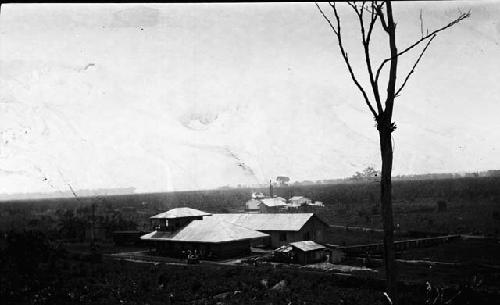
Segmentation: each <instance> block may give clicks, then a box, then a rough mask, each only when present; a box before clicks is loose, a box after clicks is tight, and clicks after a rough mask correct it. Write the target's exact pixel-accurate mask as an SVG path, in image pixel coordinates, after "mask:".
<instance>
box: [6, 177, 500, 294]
mask: <svg viewBox="0 0 500 305" xmlns="http://www.w3.org/2000/svg"><path fill="white" fill-rule="evenodd" d="M252 191H259V190H252V189H230V190H212V191H192V192H173V193H156V194H137V195H127V196H107V197H100V198H78V199H75V198H65V199H47V200H23V201H10V202H0V215H1V218H0V232H2V236H3V237H4V238H0V251H1V252H2V253H1V256H0V269H1V270H0V300H2V304H68V303H77V304H169V303H170V304H217V303H219V302H222V304H313V303H314V304H383V298H382V292H383V286H384V285H383V281H382V279H383V267H382V263H381V261H378V262H377V258H376V257H374V258H373V260H372V262H371V263H370V264H371V265H372V268H374V269H375V270H377V271H378V272H377V273H375V274H373V275H371V276H368V277H366V278H365V277H349V276H340V275H335V274H333V273H331V272H330V273H328V272H322V271H307V270H303V269H297V268H291V269H290V268H273V267H268V266H261V267H250V266H217V265H205V264H203V265H199V266H173V265H164V264H157V265H152V264H137V263H130V262H123V261H121V262H118V261H114V260H111V259H108V258H104V260H103V259H102V258H99V259H97V260H94V259H92V257H89V256H88V255H84V253H85V252H86V251H88V250H87V249H88V243H82V241H83V240H82V239H85V236H84V234H83V231H85V228H87V227H88V221H89V215H90V211H91V209H90V204H92V203H95V204H96V207H97V208H96V214H97V215H99V217H100V219H101V221H102V222H103V223H104V224H106V225H107V227H106V230H107V231H111V230H113V229H133V228H135V227H136V226H141V225H147V224H148V217H149V216H151V215H154V214H155V213H158V212H163V211H165V210H167V209H170V208H173V207H181V206H188V207H192V208H197V209H201V210H205V211H208V212H213V213H215V212H218V213H221V212H222V213H224V212H241V211H242V210H243V208H244V203H245V202H246V201H247V200H248V199H249V198H250V195H251V192H252ZM260 191H264V192H265V191H266V190H260ZM378 191H379V186H378V184H376V183H369V184H367V183H365V184H363V183H356V184H354V183H353V184H341V185H310V186H289V187H282V188H275V194H277V195H279V196H282V197H285V198H289V197H291V196H293V195H303V196H307V197H309V198H311V199H313V200H318V201H322V202H324V204H325V207H324V208H316V210H311V211H313V212H316V213H317V214H318V216H319V217H321V218H322V219H324V220H325V221H326V222H327V223H329V224H331V225H332V227H331V228H330V229H329V231H328V232H327V234H326V235H327V239H328V243H331V244H337V245H355V244H365V243H378V242H381V241H382V238H383V235H382V233H381V232H380V230H379V229H380V228H381V224H380V215H379V211H378V210H379V208H378V199H377V198H378ZM393 200H394V214H395V220H396V221H395V222H396V224H397V228H398V231H397V235H396V236H397V239H407V238H417V237H424V236H432V235H435V234H449V233H461V234H472V235H484V236H489V238H490V239H466V240H458V241H454V242H451V243H448V244H443V245H439V246H435V247H432V248H421V249H410V250H407V251H404V252H402V253H399V255H398V257H399V258H400V259H401V261H400V262H399V263H398V265H399V270H400V278H401V279H402V280H403V282H402V284H401V285H402V292H403V293H402V295H403V296H402V297H403V299H404V304H423V303H425V302H426V300H428V298H429V295H427V293H428V292H427V290H426V288H425V282H426V281H429V282H431V283H432V285H433V287H441V288H443V289H444V290H443V291H444V293H445V294H447V297H450V296H452V295H454V294H456V293H457V291H461V293H460V298H462V299H460V298H459V299H456V300H455V301H456V302H455V301H454V303H453V304H466V303H467V302H473V303H474V304H492V303H496V301H498V297H499V296H498V295H497V294H496V291H497V288H498V287H500V272H499V269H500V268H499V267H498V266H499V265H500V244H499V243H498V241H497V237H498V232H499V228H500V178H462V179H449V180H426V181H396V182H394V192H393ZM443 202H444V203H443ZM355 227H365V228H372V229H374V230H371V231H362V230H359V229H356V228H355ZM16 231H17V232H20V233H13V232H16ZM5 232H9V234H8V235H5V234H3V233H5ZM12 234H14V235H12ZM16 234H18V235H16ZM6 236H7V237H8V236H11V237H12V236H15V237H16V238H13V239H12V238H11V239H9V238H7V239H6V238H5V237H6ZM42 237H43V238H42ZM68 242H69V243H68ZM110 247H111V248H109V247H107V248H100V249H101V250H102V252H103V253H104V252H108V253H109V252H113V251H115V250H116V251H118V249H115V248H113V246H110ZM68 250H71V252H67V251H68ZM75 252H76V253H80V254H78V255H75V254H74V253H75ZM415 260H420V261H430V263H429V262H424V263H412V262H411V261H415ZM434 262H437V263H434ZM348 263H352V264H354V265H356V264H360V265H363V264H365V263H360V261H359V259H355V258H350V259H348ZM249 268H250V269H249ZM281 281H283V282H282V284H279V285H278V286H277V287H278V288H276V289H272V287H273V286H275V285H277V284H278V283H280V282H281ZM283 283H284V284H283ZM477 283H480V285H479V286H480V288H478V287H479V286H478V287H476V286H474V285H476V284H477ZM280 287H281V288H280ZM436 291H437V290H436ZM457 300H458V301H457ZM460 300H462V301H460Z"/></svg>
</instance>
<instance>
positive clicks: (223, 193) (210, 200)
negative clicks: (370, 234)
mask: <svg viewBox="0 0 500 305" xmlns="http://www.w3.org/2000/svg"><path fill="white" fill-rule="evenodd" d="M379 187H380V186H379V184H378V183H377V182H376V181H372V182H368V183H350V184H330V185H327V184H319V185H316V184H315V185H290V186H285V187H280V188H274V190H273V193H274V195H277V196H281V197H284V198H290V197H292V196H298V195H302V196H306V197H309V198H311V199H312V200H314V201H316V200H317V201H322V202H323V203H324V204H325V205H332V204H338V203H340V204H347V205H348V204H356V203H363V202H375V203H376V202H378V200H379V199H378V197H379ZM253 191H261V192H263V193H264V194H268V193H269V189H268V188H255V189H252V188H240V189H227V190H207V191H181V192H168V193H145V194H133V195H116V196H100V197H99V198H94V197H82V198H79V199H78V200H77V199H76V198H59V199H52V198H51V199H40V200H16V201H6V202H0V208H6V207H13V208H17V207H20V206H28V207H30V206H31V207H33V208H35V209H43V208H62V207H64V208H71V207H77V206H81V205H82V204H83V205H86V204H91V203H95V202H97V203H99V204H105V205H111V206H117V207H125V206H126V207H137V208H145V207H147V208H148V209H152V210H165V209H169V208H174V207H182V206H188V207H192V208H198V209H201V210H205V211H208V212H237V211H239V210H242V209H243V208H244V203H245V202H246V201H247V200H249V199H250V198H251V193H252V192H253ZM422 198H439V199H444V200H448V201H452V200H455V199H463V200H471V199H484V198H487V199H490V200H495V199H500V177H477V178H456V179H436V180H411V181H394V182H393V200H395V201H406V202H410V203H411V202H413V201H415V200H417V199H422Z"/></svg>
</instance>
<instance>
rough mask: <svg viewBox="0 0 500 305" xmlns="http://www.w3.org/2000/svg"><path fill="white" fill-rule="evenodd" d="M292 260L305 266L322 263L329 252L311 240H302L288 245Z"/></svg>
mask: <svg viewBox="0 0 500 305" xmlns="http://www.w3.org/2000/svg"><path fill="white" fill-rule="evenodd" d="M290 247H291V248H292V249H291V251H292V253H293V254H292V256H293V260H294V262H296V263H299V264H302V265H306V264H314V263H319V262H323V261H325V260H326V259H327V257H328V256H327V255H329V252H330V251H329V250H328V249H327V248H326V247H325V246H323V245H320V244H318V243H315V242H314V241H312V240H303V241H297V242H294V243H290Z"/></svg>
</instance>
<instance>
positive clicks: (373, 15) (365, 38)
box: [358, 2, 383, 114]
mask: <svg viewBox="0 0 500 305" xmlns="http://www.w3.org/2000/svg"><path fill="white" fill-rule="evenodd" d="M374 5H375V4H374V3H373V2H372V6H374ZM370 17H371V19H370V25H369V28H368V33H366V30H365V24H364V19H363V9H361V12H360V13H358V20H359V25H360V28H361V36H362V41H363V49H364V51H365V63H366V68H367V70H368V75H369V77H370V85H371V87H372V91H373V96H374V98H375V102H376V104H377V110H378V113H379V114H380V113H382V112H383V108H382V104H381V102H380V93H379V90H378V84H377V82H375V79H374V77H373V68H372V64H371V58H370V39H371V34H372V31H373V25H374V24H375V22H376V20H377V18H378V14H377V13H375V9H372V13H371V16H370Z"/></svg>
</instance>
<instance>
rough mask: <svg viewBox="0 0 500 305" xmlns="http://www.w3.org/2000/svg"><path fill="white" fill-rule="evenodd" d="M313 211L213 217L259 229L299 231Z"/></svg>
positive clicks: (218, 215) (219, 215) (217, 215)
mask: <svg viewBox="0 0 500 305" xmlns="http://www.w3.org/2000/svg"><path fill="white" fill-rule="evenodd" d="M313 215H314V214H313V213H272V214H265V213H261V214H248V213H235V214H213V215H212V216H211V217H207V218H216V219H219V220H224V221H227V222H230V223H232V224H235V225H238V226H242V227H245V228H248V229H252V230H257V231H299V230H300V229H301V228H302V227H303V226H304V225H305V224H306V222H307V221H308V220H309V219H310V218H311V217H312V216H313Z"/></svg>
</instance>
